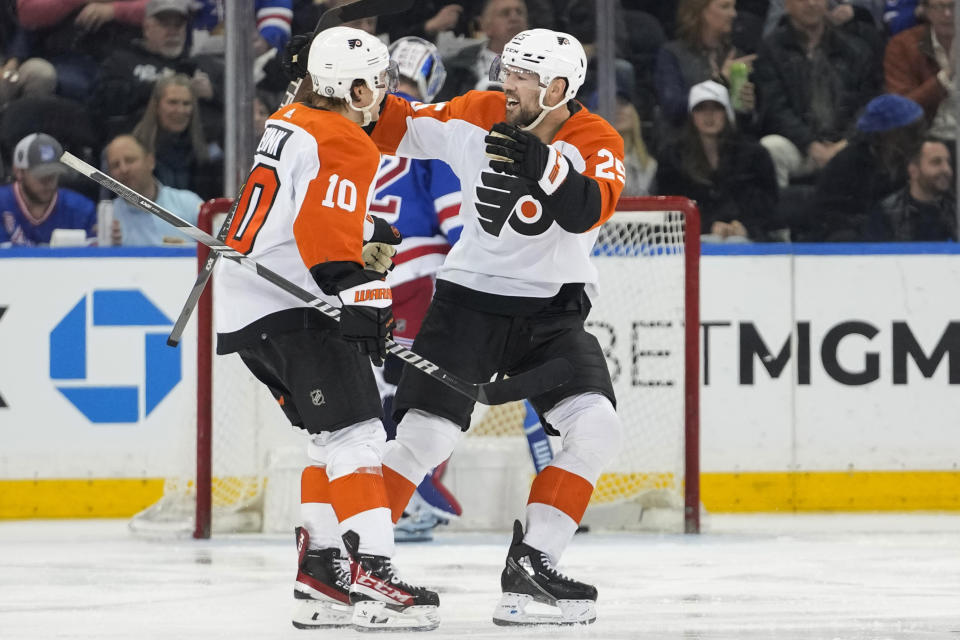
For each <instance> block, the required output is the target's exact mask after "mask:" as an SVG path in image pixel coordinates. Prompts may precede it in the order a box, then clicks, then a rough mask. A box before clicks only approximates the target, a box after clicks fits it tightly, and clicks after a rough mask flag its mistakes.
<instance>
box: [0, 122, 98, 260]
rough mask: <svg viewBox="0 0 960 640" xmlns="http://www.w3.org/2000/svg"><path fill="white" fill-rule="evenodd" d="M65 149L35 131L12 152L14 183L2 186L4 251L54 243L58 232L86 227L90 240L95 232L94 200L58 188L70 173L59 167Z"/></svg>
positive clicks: (0, 238)
mask: <svg viewBox="0 0 960 640" xmlns="http://www.w3.org/2000/svg"><path fill="white" fill-rule="evenodd" d="M62 153H63V148H62V147H61V146H60V143H59V142H57V141H56V140H55V139H54V138H53V137H52V136H49V135H47V134H45V133H31V134H30V135H28V136H26V137H25V138H23V139H22V140H21V141H20V142H18V143H17V146H16V147H15V148H14V150H13V175H14V178H15V180H14V182H12V183H11V184H8V185H4V186H2V187H0V248H7V247H11V246H36V245H47V244H50V237H51V236H52V235H53V232H54V230H56V229H83V230H84V231H85V232H86V235H87V239H88V241H92V240H93V239H94V238H95V237H96V234H97V226H96V223H97V215H96V206H95V205H94V203H93V201H92V200H90V199H88V198H86V197H84V196H82V195H80V194H79V193H77V192H76V191H71V190H70V189H63V188H59V181H60V176H61V175H62V174H64V173H66V172H67V171H68V169H67V167H66V165H64V164H61V163H60V155H61V154H62Z"/></svg>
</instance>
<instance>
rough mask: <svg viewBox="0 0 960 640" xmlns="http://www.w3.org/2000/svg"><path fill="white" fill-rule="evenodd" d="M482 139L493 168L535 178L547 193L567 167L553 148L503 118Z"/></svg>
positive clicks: (555, 186)
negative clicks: (503, 120)
mask: <svg viewBox="0 0 960 640" xmlns="http://www.w3.org/2000/svg"><path fill="white" fill-rule="evenodd" d="M483 141H484V142H486V143H487V149H486V154H487V157H488V158H490V167H491V168H492V169H493V170H494V171H499V172H500V173H506V174H510V175H514V176H518V177H521V178H526V179H527V180H531V181H533V182H536V183H537V184H539V185H540V188H541V189H543V191H544V192H545V193H546V194H547V195H550V194H552V193H553V192H554V191H556V190H557V187H559V186H560V184H561V183H562V182H563V181H564V179H565V178H566V177H567V173H568V171H569V170H570V163H569V162H568V161H567V159H566V158H564V157H563V155H562V154H561V153H560V152H559V151H558V150H557V149H555V148H554V147H552V146H547V145H545V144H543V142H541V141H540V139H539V138H537V136H535V135H533V134H532V133H529V132H527V131H523V130H521V129H518V128H517V127H514V126H513V125H509V124H507V123H505V122H500V123H497V124H495V125H493V128H492V129H491V130H490V133H488V134H487V137H485V138H484V139H483Z"/></svg>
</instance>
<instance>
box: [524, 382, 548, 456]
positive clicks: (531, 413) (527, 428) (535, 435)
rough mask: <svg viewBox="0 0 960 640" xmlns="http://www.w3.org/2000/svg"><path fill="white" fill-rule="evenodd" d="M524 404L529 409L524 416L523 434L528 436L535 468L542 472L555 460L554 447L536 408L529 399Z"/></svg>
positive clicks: (528, 444)
mask: <svg viewBox="0 0 960 640" xmlns="http://www.w3.org/2000/svg"><path fill="white" fill-rule="evenodd" d="M523 404H524V406H525V408H526V411H527V412H526V414H525V415H524V417H523V435H525V436H527V446H529V447H530V458H531V459H532V460H533V468H534V469H535V470H536V472H537V473H540V472H541V471H543V469H544V467H546V466H547V465H548V464H550V461H551V460H553V449H552V448H551V447H550V439H549V438H548V437H547V432H546V431H545V430H544V428H543V425H542V424H541V423H540V416H538V415H537V411H536V409H534V408H533V405H532V404H530V401H529V400H528V401H526V402H524V403H523Z"/></svg>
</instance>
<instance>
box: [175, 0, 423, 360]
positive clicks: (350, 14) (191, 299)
mask: <svg viewBox="0 0 960 640" xmlns="http://www.w3.org/2000/svg"><path fill="white" fill-rule="evenodd" d="M413 2H414V0H354V1H353V2H351V3H349V4H344V5H341V6H339V7H335V8H333V9H327V10H326V11H324V12H323V15H321V16H320V20H319V21H318V22H317V26H316V28H314V30H313V35H314V36H316V35H317V34H318V33H320V32H321V31H323V30H324V29H329V28H330V27H336V26H337V25H340V24H343V23H344V22H350V21H352V20H359V19H361V18H371V17H374V16H380V15H386V14H389V13H399V12H401V11H406V10H407V9H409V8H410V7H412V6H413ZM301 81H302V79H301V80H294V81H293V82H291V83H290V84H289V85H287V92H286V93H285V94H284V96H283V100H282V101H281V102H280V108H283V107H285V106H287V105H288V104H290V103H291V102H293V98H294V96H296V95H297V90H298V89H299V88H300V83H301ZM246 186H247V184H246V182H244V183H243V184H242V185H241V186H240V193H239V194H237V197H236V198H234V199H233V206H231V207H230V210H229V211H228V212H227V217H226V218H224V219H223V224H221V225H220V230H219V231H217V240H219V241H220V243H221V244H223V243H224V242H225V241H226V239H227V232H228V231H229V230H230V225H231V223H232V222H233V216H234V215H235V214H236V213H237V203H239V202H240V194H242V193H243V189H244V188H245V187H246ZM219 258H220V254H219V253H217V252H215V251H212V252H210V255H209V256H208V257H207V261H206V262H205V263H204V265H203V269H201V270H200V273H198V274H197V279H196V280H195V281H194V283H193V288H192V289H190V293H189V294H188V295H187V299H186V301H185V302H184V303H183V308H181V309H180V315H179V316H177V321H176V322H175V323H174V324H173V329H171V330H170V335H169V336H167V344H168V345H170V346H171V347H175V346H177V345H178V344H180V338H182V337H183V331H184V329H186V328H187V323H188V322H189V321H190V316H191V315H193V310H194V309H195V308H196V306H197V302H199V301H200V296H201V295H203V290H204V289H205V288H206V286H207V282H209V281H210V275H211V274H212V273H213V268H214V267H215V266H216V264H217V260H218V259H219Z"/></svg>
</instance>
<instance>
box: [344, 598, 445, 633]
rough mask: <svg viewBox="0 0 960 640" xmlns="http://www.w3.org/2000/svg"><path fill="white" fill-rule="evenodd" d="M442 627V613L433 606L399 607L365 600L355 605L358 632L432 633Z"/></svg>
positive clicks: (354, 619) (354, 613) (354, 615)
mask: <svg viewBox="0 0 960 640" xmlns="http://www.w3.org/2000/svg"><path fill="white" fill-rule="evenodd" d="M439 626H440V612H439V611H438V610H437V607H435V606H433V605H414V606H410V607H402V608H400V607H397V606H395V605H394V606H391V605H388V604H387V603H386V602H383V601H381V600H363V601H361V602H357V603H356V604H354V605H353V627H354V629H356V630H357V631H432V630H433V629H436V628H437V627H439Z"/></svg>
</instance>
